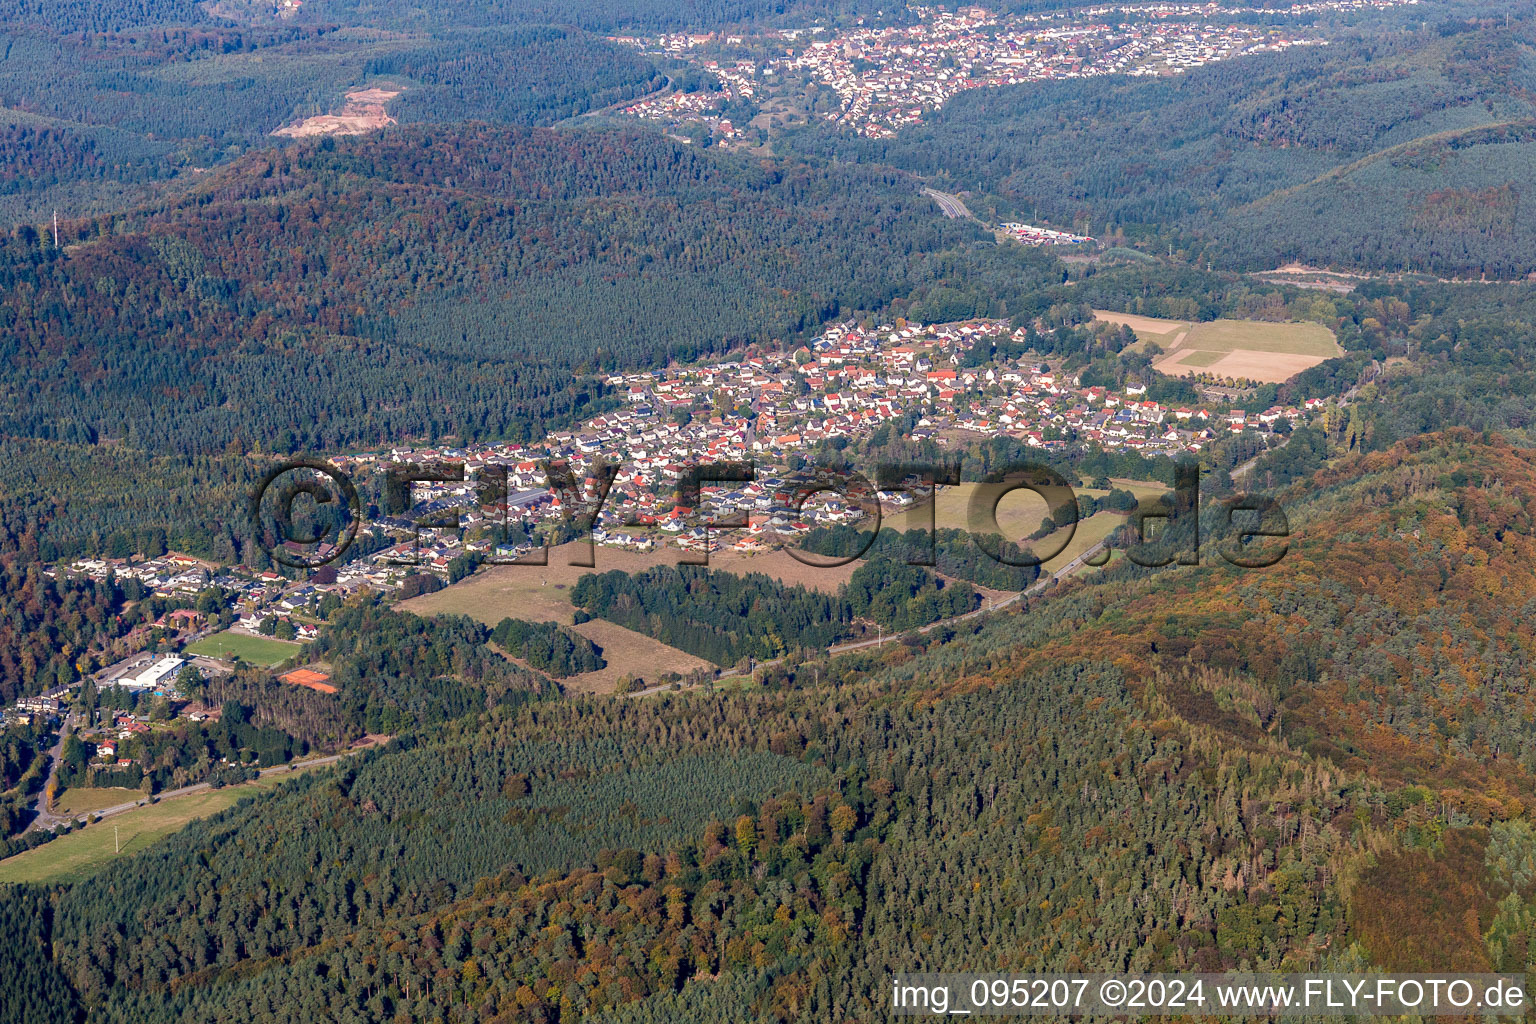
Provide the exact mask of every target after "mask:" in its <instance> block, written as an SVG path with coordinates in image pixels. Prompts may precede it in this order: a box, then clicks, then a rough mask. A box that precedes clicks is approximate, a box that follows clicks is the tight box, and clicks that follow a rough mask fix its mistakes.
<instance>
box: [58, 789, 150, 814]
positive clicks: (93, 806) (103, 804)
mask: <svg viewBox="0 0 1536 1024" xmlns="http://www.w3.org/2000/svg"><path fill="white" fill-rule="evenodd" d="M143 796H144V794H143V793H142V792H140V791H139V790H137V789H120V788H118V787H115V786H114V787H110V788H107V789H90V788H86V787H77V788H75V789H66V790H65V791H64V792H63V793H62V794H61V795H60V796H58V797H57V798H56V799H55V800H54V801H53V809H54V811H55V812H56V813H58V814H90V813H91V812H92V811H100V810H104V809H106V808H108V807H116V806H118V805H119V804H129V803H133V801H135V800H138V799H140V798H141V797H143Z"/></svg>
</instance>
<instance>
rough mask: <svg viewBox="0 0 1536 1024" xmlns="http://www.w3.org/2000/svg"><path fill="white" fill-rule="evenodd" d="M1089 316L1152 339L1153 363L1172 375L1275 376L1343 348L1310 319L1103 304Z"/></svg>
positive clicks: (1285, 376)
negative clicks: (1156, 352) (1169, 315)
mask: <svg viewBox="0 0 1536 1024" xmlns="http://www.w3.org/2000/svg"><path fill="white" fill-rule="evenodd" d="M1094 317H1095V319H1098V320H1101V321H1103V322H1104V323H1111V324H1124V325H1126V326H1128V327H1130V328H1131V330H1133V331H1135V332H1136V337H1137V339H1138V341H1140V342H1143V343H1145V342H1154V343H1156V344H1157V345H1158V346H1159V347H1161V348H1162V349H1163V351H1164V354H1163V356H1162V357H1161V358H1159V359H1158V361H1157V362H1156V363H1155V364H1154V365H1155V366H1156V368H1157V369H1158V370H1159V371H1160V372H1162V373H1166V374H1168V375H1170V376H1174V377H1191V376H1195V375H1197V374H1209V375H1210V376H1212V377H1216V378H1219V379H1230V380H1250V381H1259V382H1264V383H1267V382H1279V381H1283V380H1289V379H1290V378H1291V377H1294V376H1295V375H1296V374H1298V373H1300V372H1301V371H1302V370H1305V369H1308V368H1310V367H1313V366H1316V365H1317V364H1318V363H1321V362H1322V361H1324V360H1325V359H1332V358H1333V357H1334V356H1339V355H1343V354H1344V350H1343V349H1341V348H1339V343H1338V341H1337V340H1336V339H1335V338H1334V336H1333V332H1332V331H1330V330H1328V328H1326V327H1324V326H1322V325H1321V324H1315V323H1303V322H1291V323H1273V322H1269V321H1263V320H1212V321H1209V322H1205V323H1190V322H1188V321H1183V320H1158V319H1155V318H1153V317H1145V316H1136V315H1135V314H1131V313H1114V312H1110V311H1107V310H1094Z"/></svg>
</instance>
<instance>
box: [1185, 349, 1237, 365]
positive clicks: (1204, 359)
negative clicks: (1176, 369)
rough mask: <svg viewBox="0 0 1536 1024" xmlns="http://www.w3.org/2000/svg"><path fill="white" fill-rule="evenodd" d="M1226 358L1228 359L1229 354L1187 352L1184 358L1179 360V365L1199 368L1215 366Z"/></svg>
mask: <svg viewBox="0 0 1536 1024" xmlns="http://www.w3.org/2000/svg"><path fill="white" fill-rule="evenodd" d="M1225 358H1227V353H1225V352H1187V353H1185V354H1184V357H1183V358H1182V359H1180V360H1179V365H1180V366H1198V367H1206V366H1214V365H1216V364H1217V363H1219V362H1221V361H1222V360H1223V359H1225Z"/></svg>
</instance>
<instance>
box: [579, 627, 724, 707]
mask: <svg viewBox="0 0 1536 1024" xmlns="http://www.w3.org/2000/svg"><path fill="white" fill-rule="evenodd" d="M572 628H573V629H574V630H575V631H576V632H578V633H580V634H581V635H582V636H584V637H586V638H587V639H588V640H591V641H592V642H593V643H595V644H597V646H599V647H601V648H602V649H603V658H604V659H605V660H606V661H607V662H608V666H607V667H606V668H601V669H598V670H597V671H596V672H587V673H584V674H582V675H579V676H572V677H571V678H570V679H565V680H561V683H562V685H564V686H565V687H566V688H567V689H571V690H575V691H577V692H579V693H612V692H613V691H614V688H615V686H616V684H617V683H618V681H619V680H620V679H621V678H623V677H624V676H626V675H629V674H634V675H637V676H639V677H640V678H642V679H644V680H645V683H646V685H647V686H655V685H656V684H657V683H659V682H661V677H662V676H664V675H666V674H667V673H668V672H676V673H677V674H678V675H680V676H686V675H687V674H688V673H690V672H694V671H697V670H698V669H701V668H702V669H713V668H714V667H715V666H713V665H711V664H710V663H709V662H707V661H705V660H704V659H703V658H696V657H694V656H693V655H691V654H688V653H686V652H684V651H680V650H678V649H677V648H676V647H669V646H667V645H666V644H664V643H662V642H661V641H660V640H653V639H651V638H650V637H648V636H645V635H644V634H642V633H636V632H635V631H634V630H632V629H625V628H624V627H623V626H620V625H617V624H615V623H612V622H608V621H607V620H606V619H593V620H592V621H590V622H583V623H582V624H581V625H579V626H574V627H572Z"/></svg>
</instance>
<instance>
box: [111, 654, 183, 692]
mask: <svg viewBox="0 0 1536 1024" xmlns="http://www.w3.org/2000/svg"><path fill="white" fill-rule="evenodd" d="M186 663H187V660H186V659H185V658H178V657H177V656H175V655H174V654H171V655H167V656H165V657H163V658H159V659H157V660H156V661H155V662H154V663H153V664H151V665H150V666H149V667H148V668H146V669H144V670H142V671H141V672H139V674H138V675H134V676H124V677H123V678H122V679H120V680H118V683H119V685H121V686H124V687H127V688H128V689H130V690H157V689H160V688H162V687H167V686H170V685H171V684H172V683H173V682H174V681H175V676H176V673H177V672H179V671H181V666H183V665H185V664H186Z"/></svg>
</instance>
